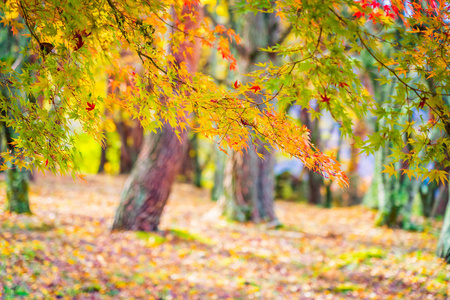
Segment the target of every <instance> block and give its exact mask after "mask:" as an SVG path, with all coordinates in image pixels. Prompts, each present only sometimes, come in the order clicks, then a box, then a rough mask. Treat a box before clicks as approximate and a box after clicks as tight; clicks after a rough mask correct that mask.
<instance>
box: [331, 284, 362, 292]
mask: <svg viewBox="0 0 450 300" xmlns="http://www.w3.org/2000/svg"><path fill="white" fill-rule="evenodd" d="M362 290H363V287H362V286H361V285H358V284H354V283H348V282H345V283H342V284H340V285H338V286H336V287H335V288H333V289H332V291H333V292H335V293H348V292H355V291H362Z"/></svg>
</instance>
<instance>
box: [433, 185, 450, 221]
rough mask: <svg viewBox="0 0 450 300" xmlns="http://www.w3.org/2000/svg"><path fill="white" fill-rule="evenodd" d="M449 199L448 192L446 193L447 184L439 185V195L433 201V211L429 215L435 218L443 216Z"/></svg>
mask: <svg viewBox="0 0 450 300" xmlns="http://www.w3.org/2000/svg"><path fill="white" fill-rule="evenodd" d="M448 200H449V193H448V184H446V185H441V187H440V188H439V196H438V199H437V201H436V203H435V206H434V207H433V211H432V213H431V217H432V218H435V217H437V216H444V215H445V210H446V208H447V205H448V202H449V201H448Z"/></svg>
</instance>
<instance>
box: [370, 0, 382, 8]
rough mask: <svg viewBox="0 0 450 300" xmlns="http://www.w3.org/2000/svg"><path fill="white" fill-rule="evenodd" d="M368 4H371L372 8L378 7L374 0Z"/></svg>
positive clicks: (378, 4)
mask: <svg viewBox="0 0 450 300" xmlns="http://www.w3.org/2000/svg"><path fill="white" fill-rule="evenodd" d="M370 6H372V8H376V7H380V3H378V2H377V1H375V0H374V1H372V2H371V3H370Z"/></svg>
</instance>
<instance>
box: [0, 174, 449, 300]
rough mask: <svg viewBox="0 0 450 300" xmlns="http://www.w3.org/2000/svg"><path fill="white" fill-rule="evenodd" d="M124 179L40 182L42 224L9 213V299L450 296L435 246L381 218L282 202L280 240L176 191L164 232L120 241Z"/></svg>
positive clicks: (4, 286)
mask: <svg viewBox="0 0 450 300" xmlns="http://www.w3.org/2000/svg"><path fill="white" fill-rule="evenodd" d="M125 179H126V178H125V177H110V176H90V177H87V178H86V180H87V183H84V182H81V181H72V179H71V178H67V177H54V176H46V177H43V176H42V175H39V176H37V179H36V181H35V182H33V183H32V185H31V192H30V200H31V203H32V211H33V213H34V215H31V216H30V215H15V214H8V213H6V212H1V213H0V298H1V299H16V298H23V299H433V300H435V299H447V298H448V297H449V295H450V288H449V281H450V267H449V266H446V265H445V264H444V263H443V261H442V260H441V259H438V258H436V257H435V256H434V250H435V247H436V244H437V237H436V235H435V234H432V233H431V232H422V233H418V232H407V231H402V230H396V229H388V228H385V227H375V226H374V225H373V224H374V220H375V212H373V211H371V210H369V209H366V208H363V207H350V208H333V209H323V208H319V207H315V206H309V205H306V204H299V203H292V202H283V201H277V202H276V210H277V213H278V215H279V217H280V219H281V220H282V222H283V227H282V228H280V229H279V230H275V229H268V228H266V227H264V226H262V225H258V224H250V223H246V224H239V223H233V222H229V221H227V220H225V219H223V218H208V217H207V216H208V212H210V211H211V210H212V209H213V208H214V206H215V203H214V202H211V201H210V200H209V193H208V191H206V190H200V189H196V188H194V187H192V186H190V185H187V184H176V185H175V186H174V188H173V192H172V195H171V196H170V199H169V203H168V205H167V207H166V209H165V212H164V215H163V218H162V222H161V226H160V228H161V230H160V232H157V233H147V232H111V231H110V228H111V224H112V220H113V217H114V211H115V209H116V207H117V205H118V203H119V200H120V192H121V186H122V185H123V182H124V180H125ZM4 194H5V193H2V195H1V196H0V206H4V202H5V198H4V197H5V196H4ZM435 229H436V228H435Z"/></svg>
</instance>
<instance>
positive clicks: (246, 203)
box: [0, 0, 450, 299]
mask: <svg viewBox="0 0 450 300" xmlns="http://www.w3.org/2000/svg"><path fill="white" fill-rule="evenodd" d="M232 2H233V1H231V2H229V1H221V0H217V1H214V0H208V1H204V2H202V5H200V4H198V3H196V2H195V1H194V2H193V3H192V6H191V5H184V6H182V9H181V10H182V11H183V12H185V13H193V14H194V15H196V14H199V15H201V16H204V18H205V19H206V20H208V24H209V25H210V26H211V27H212V28H216V30H217V28H222V27H220V26H223V28H231V29H233V32H235V33H236V34H237V35H238V36H239V38H240V39H241V41H242V43H240V44H239V43H237V42H230V53H231V54H233V55H234V57H235V58H236V66H237V68H238V70H239V71H238V72H237V71H236V70H233V68H231V67H230V62H229V61H227V60H224V59H223V58H224V53H223V52H220V51H215V50H214V47H213V48H208V47H203V46H204V45H203V46H201V45H200V43H199V42H198V41H183V42H182V43H181V45H182V47H185V49H186V48H189V47H192V48H190V49H191V50H190V51H191V53H190V55H186V53H185V54H184V56H183V55H182V54H180V53H175V52H173V53H172V54H173V55H174V57H175V59H176V62H177V63H180V64H182V63H185V64H186V65H187V66H188V70H189V73H190V74H194V73H195V72H197V71H198V72H201V73H203V74H207V75H209V76H211V77H212V78H213V81H214V82H215V84H217V85H218V86H220V87H222V88H226V89H230V90H237V89H239V88H240V87H241V85H246V84H248V85H249V86H250V89H249V90H250V91H252V95H251V96H249V97H250V98H252V99H253V100H254V101H255V102H256V103H259V105H261V106H263V107H264V106H265V105H267V106H270V105H275V104H273V103H275V102H276V100H277V99H275V97H274V98H273V99H272V100H271V101H270V102H267V104H266V103H265V101H264V98H263V97H262V96H261V95H260V90H261V87H260V86H259V85H257V84H252V82H251V80H252V78H251V77H248V76H245V75H240V74H247V73H250V72H253V71H258V70H260V65H259V64H261V63H271V64H274V65H277V64H278V65H280V64H282V63H283V58H281V57H279V56H277V55H275V54H274V53H271V52H269V51H263V50H262V49H265V48H268V47H274V46H275V45H279V44H285V45H286V44H287V45H292V44H295V43H297V42H298V37H297V36H296V34H295V29H293V27H292V26H293V25H292V24H291V23H290V22H289V21H288V20H286V19H283V18H282V17H281V16H280V15H279V14H277V13H276V12H272V13H270V12H264V13H263V12H259V13H252V12H250V13H247V14H245V15H243V14H242V13H240V12H239V10H238V5H237V4H236V3H232ZM269 2H270V1H269ZM385 2H386V1H384V2H383V3H379V2H377V1H371V3H370V5H371V6H375V7H374V9H378V8H379V9H380V11H381V6H382V5H387V2H386V3H385ZM362 3H364V1H363V2H362ZM367 3H369V2H367ZM374 3H378V6H377V5H376V4H374ZM389 3H390V2H389ZM367 6H369V4H367ZM388 6H390V4H389V5H388ZM369 8H370V7H369ZM23 11H24V9H23V8H22V12H23ZM377 11H378V10H377ZM384 11H386V14H388V13H389V11H388V10H387V9H386V8H384ZM405 11H406V10H405ZM356 14H357V13H356ZM357 17H358V16H357ZM359 17H361V15H359ZM17 18H18V19H20V18H21V17H19V16H17ZM181 23H183V22H181ZM197 25H198V24H197ZM197 25H196V22H195V17H190V19H189V18H188V20H185V21H184V26H185V27H184V29H185V30H190V29H192V28H194V29H195V28H196V26H197ZM217 26H219V27H217ZM366 26H367V27H368V28H369V29H370V30H376V29H377V28H376V25H371V24H366ZM23 30H25V31H26V30H27V29H26V28H23ZM224 30H225V29H224ZM219 31H221V30H219ZM89 35H90V34H88V33H86V32H85V33H81V32H79V33H78V36H75V38H74V39H75V41H74V43H75V49H76V50H75V51H77V50H79V49H81V48H82V47H83V46H84V42H85V41H87V40H88V39H89ZM231 36H233V38H236V37H235V36H234V33H233V34H230V38H229V39H230V41H231ZM30 39H32V37H30V36H23V35H20V34H16V33H14V31H13V30H11V28H10V27H8V26H3V27H1V28H0V49H1V51H0V59H1V60H2V62H4V63H9V64H15V62H18V61H19V60H18V55H19V53H20V51H19V49H20V48H21V47H25V46H26V45H27V44H28V43H30ZM319 41H320V38H319ZM86 43H87V42H86ZM219 43H220V42H219ZM39 46H40V47H41V49H40V51H44V52H45V51H47V50H46V49H45V47H44V48H43V46H45V45H44V43H42V42H39ZM51 46H53V45H51ZM172 51H173V50H172ZM187 52H189V51H187ZM50 53H52V49H49V51H48V53H47V54H46V55H51V54H50ZM53 53H54V52H53ZM44 57H45V55H44ZM357 59H358V61H359V62H360V65H361V68H360V69H359V70H354V73H355V75H356V77H358V78H359V80H361V83H362V85H363V87H364V88H365V89H366V90H367V92H368V95H369V96H370V97H373V98H374V99H376V100H377V101H378V102H380V103H388V102H389V101H390V95H392V91H393V89H394V83H385V82H384V83H383V84H380V78H381V77H380V76H379V68H377V66H375V65H374V64H375V63H376V61H375V60H374V57H373V56H371V55H369V53H368V51H364V50H363V51H361V53H360V54H359V56H358V57H357ZM29 60H30V61H31V62H33V60H37V58H36V57H33V56H31V57H30V58H29ZM26 63H27V62H23V61H19V65H18V66H16V67H18V68H20V67H22V66H24V65H25V64H26ZM117 66H118V67H119V70H127V72H128V71H129V70H131V69H132V70H133V73H134V72H136V73H139V72H144V71H143V66H142V64H141V61H140V58H139V56H138V55H137V54H136V53H135V52H133V51H132V50H131V49H128V48H124V49H121V50H120V54H119V56H118V59H117V60H116V61H115V66H114V67H117ZM24 70H25V69H24ZM350 71H351V70H350ZM127 72H125V71H123V72H122V73H121V71H120V72H113V71H112V70H111V66H101V67H100V68H98V69H97V70H96V72H95V74H94V75H93V76H94V77H95V79H96V80H95V88H94V90H95V95H93V98H95V97H100V98H101V97H108V95H115V96H114V97H117V98H120V97H121V95H124V94H126V93H127V92H128V87H129V86H130V85H133V82H132V81H130V78H128V77H127V74H128V73H127ZM352 72H353V71H352ZM405 76H406V75H405ZM410 76H414V74H411V75H410ZM2 80H3V79H2ZM344 83H345V82H344ZM344 83H339V84H342V85H343V87H344ZM335 85H336V84H335ZM1 86H2V94H3V98H2V100H3V101H5V102H7V99H9V98H8V97H9V96H8V95H9V93H11V90H10V89H9V88H8V87H7V84H3V82H2V85H1ZM246 93H247V94H249V92H246ZM24 97H28V99H29V98H30V96H29V95H28V96H24ZM321 97H322V98H318V99H315V100H313V101H312V102H311V104H310V105H309V106H308V107H305V106H302V105H299V104H298V103H289V104H288V105H280V106H279V107H278V109H279V110H281V111H282V113H283V114H286V115H288V116H290V117H291V119H292V120H294V122H295V123H296V124H297V125H298V126H302V125H305V126H306V127H307V128H308V129H309V130H310V140H311V142H312V143H313V144H314V145H316V146H317V147H318V148H319V149H320V150H321V151H322V152H324V153H327V154H332V155H333V156H334V157H335V159H336V161H337V162H339V163H340V164H341V168H342V171H344V172H345V174H346V176H347V177H348V178H349V186H348V187H345V188H341V187H340V186H339V184H338V183H337V182H333V181H332V180H331V179H329V178H327V176H322V175H323V173H322V174H319V173H320V172H317V170H311V169H308V168H307V167H306V166H305V161H303V160H302V159H299V158H295V157H292V156H291V155H287V154H283V153H282V152H281V151H278V150H276V149H274V147H273V145H272V144H268V143H267V142H264V141H263V139H259V140H256V141H254V140H252V141H254V142H252V143H249V144H250V146H249V147H248V148H247V149H244V150H243V151H242V152H239V151H232V150H230V149H224V148H223V147H222V145H220V142H221V139H223V137H221V136H216V137H214V138H211V137H205V136H204V135H202V134H200V133H198V132H196V131H194V130H185V131H181V132H176V131H174V129H173V128H172V127H171V126H170V125H168V124H165V125H164V126H163V127H162V128H159V129H158V130H155V131H154V132H152V133H149V131H146V130H144V128H143V127H142V125H141V123H140V122H139V120H138V119H137V118H135V117H134V116H133V115H132V114H131V113H130V112H129V111H127V109H124V107H123V106H121V105H112V106H111V107H109V108H110V109H105V108H103V107H102V111H101V112H100V115H102V122H101V124H97V125H98V126H99V128H100V129H101V134H102V135H103V137H104V139H103V140H102V141H101V143H99V142H98V139H96V137H95V136H93V135H92V134H91V133H89V132H86V130H85V128H84V127H83V124H82V122H81V121H80V122H78V123H77V122H74V123H72V124H71V126H72V127H71V131H72V132H73V133H74V136H76V140H75V147H76V149H77V150H78V151H80V153H81V155H80V156H78V157H76V163H77V164H78V166H79V168H80V171H81V173H82V174H84V176H82V178H83V179H82V180H80V179H78V178H77V179H75V180H73V179H72V178H71V177H69V176H59V175H58V176H55V175H53V174H49V172H47V173H45V174H44V173H43V172H41V171H37V170H33V168H31V170H29V169H26V168H24V167H23V166H21V165H20V163H19V164H18V163H17V162H16V164H11V163H10V162H9V161H8V158H7V157H5V156H2V158H1V159H2V160H3V162H4V165H7V166H8V167H7V168H5V170H3V171H2V174H0V176H1V178H2V182H1V183H0V185H1V186H2V191H4V193H2V195H1V196H0V205H1V206H2V207H5V210H2V211H1V212H0V297H3V298H4V299H14V298H20V297H22V298H27V299H55V298H63V299H447V298H448V297H449V296H450V286H449V280H450V268H449V266H448V265H446V261H447V262H448V261H449V260H450V242H449V241H450V230H447V231H446V229H445V228H446V227H445V225H443V221H444V218H445V215H446V210H447V211H449V209H448V208H447V207H448V206H449V205H448V201H449V189H448V180H447V182H445V180H444V179H441V180H440V178H439V177H438V178H437V180H436V178H431V176H430V177H429V178H427V179H424V180H422V179H423V178H415V177H414V176H412V177H411V175H410V173H408V172H405V171H404V170H405V168H406V169H407V167H408V165H407V162H405V161H402V162H395V161H393V159H392V155H393V153H394V150H393V147H392V144H391V141H389V140H388V139H386V141H384V142H383V144H382V146H381V147H380V149H379V150H378V151H376V152H374V154H369V155H366V154H364V153H361V149H360V148H358V147H357V146H356V142H357V140H358V139H361V140H363V139H366V138H367V137H368V136H370V135H371V134H374V133H377V132H379V130H381V129H382V128H383V126H384V123H383V122H385V121H383V120H381V119H379V118H377V117H373V116H372V115H367V116H365V117H364V118H359V117H358V116H357V115H350V116H349V118H350V119H352V121H353V126H352V130H353V135H352V136H345V135H344V134H342V130H343V129H342V126H344V125H342V122H339V121H336V120H335V116H333V111H327V110H326V109H322V105H325V104H328V102H329V101H330V99H328V98H327V93H326V92H325V93H324V94H323V95H321ZM30 101H31V100H30ZM34 101H35V102H37V103H39V101H41V102H42V99H39V98H38V99H34ZM211 101H216V100H211ZM423 101H425V100H423ZM419 106H420V103H419ZM423 107H424V105H423V104H422V107H421V109H417V110H416V111H415V112H414V114H413V115H411V116H407V117H405V116H400V117H399V118H398V120H397V121H398V122H399V123H403V124H407V123H408V122H409V124H412V122H413V121H414V120H420V119H423V118H425V119H427V120H428V119H430V120H433V117H432V113H431V112H430V111H428V110H425V109H423ZM83 108H84V107H83ZM99 109H100V108H99V105H97V107H96V105H95V104H94V102H88V103H87V106H86V107H85V109H84V110H86V111H87V112H90V111H97V110H99ZM5 111H6V112H5ZM398 111H399V112H400V111H401V108H399V109H398ZM9 113H10V111H8V109H5V110H3V113H2V128H1V134H2V140H1V144H0V147H1V149H3V150H2V151H9V153H14V151H18V150H17V149H18V148H19V147H18V146H14V145H13V144H14V143H12V141H13V140H14V138H16V137H17V133H16V132H15V131H14V129H13V126H9V125H8V121H5V120H6V119H8V117H9V116H10V114H9ZM317 115H321V117H320V118H316V117H315V116H317ZM188 119H189V123H190V124H191V125H192V126H193V127H194V128H195V124H198V123H202V122H204V120H203V119H202V117H199V116H198V115H196V114H191V115H189V117H188ZM249 122H250V123H249ZM238 124H239V126H241V127H252V128H254V130H256V127H255V126H254V125H252V124H251V121H248V120H247V119H240V120H238ZM174 127H175V126H174ZM398 131H399V132H400V130H398ZM402 134H403V132H402ZM432 134H435V135H436V136H438V135H437V133H436V132H434V133H432ZM410 135H412V133H411V132H409V131H407V132H406V133H405V136H410ZM438 138H439V136H438ZM438 138H436V140H438ZM380 143H381V142H380ZM407 147H408V146H405V148H407ZM5 149H6V150H5ZM226 150H228V151H226ZM407 150H408V149H406V150H405V153H406V152H407ZM225 152H227V153H225ZM258 153H259V154H262V156H259V155H258ZM48 163H49V161H48V159H47V161H46V162H45V167H47V164H48ZM50 164H52V162H51V161H50ZM393 164H395V167H396V169H394V168H393ZM399 166H400V168H399ZM441 167H442V166H441V165H440V164H439V163H438V162H436V163H435V164H433V163H430V164H428V168H429V171H430V172H432V170H439V171H443V172H444V173H445V172H448V167H444V168H443V169H442V168H441ZM444 173H443V174H444ZM445 174H447V173H445ZM447 175H448V174H447ZM448 215H449V213H448V212H447V218H449V216H448ZM448 226H450V225H448ZM441 228H444V229H442V230H441ZM447 229H448V228H447ZM439 236H441V237H440V241H439ZM436 251H437V255H436ZM439 257H441V258H439Z"/></svg>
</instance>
